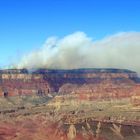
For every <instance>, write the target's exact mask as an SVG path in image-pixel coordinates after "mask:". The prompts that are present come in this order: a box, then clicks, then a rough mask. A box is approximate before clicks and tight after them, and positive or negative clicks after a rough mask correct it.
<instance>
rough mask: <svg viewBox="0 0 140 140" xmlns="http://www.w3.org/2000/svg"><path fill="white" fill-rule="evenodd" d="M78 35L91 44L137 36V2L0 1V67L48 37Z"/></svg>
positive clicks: (139, 5)
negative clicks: (114, 36)
mask: <svg viewBox="0 0 140 140" xmlns="http://www.w3.org/2000/svg"><path fill="white" fill-rule="evenodd" d="M77 31H82V32H85V33H86V34H87V35H88V36H89V37H92V38H93V39H95V40H99V39H102V38H103V37H105V36H109V35H112V34H115V33H119V32H130V31H136V32H140V0H0V49H1V50H0V66H3V65H7V64H9V63H13V62H14V61H17V59H18V58H19V57H21V56H22V55H23V54H25V53H27V52H29V51H31V50H33V49H37V48H39V47H41V46H42V44H44V42H45V40H46V39H47V38H48V37H50V36H59V37H63V36H66V35H68V34H71V33H73V32H77Z"/></svg>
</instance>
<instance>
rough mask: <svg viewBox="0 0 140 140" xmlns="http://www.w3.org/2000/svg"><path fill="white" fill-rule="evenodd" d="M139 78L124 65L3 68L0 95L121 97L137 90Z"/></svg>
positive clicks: (130, 94) (0, 75) (0, 76)
mask: <svg viewBox="0 0 140 140" xmlns="http://www.w3.org/2000/svg"><path fill="white" fill-rule="evenodd" d="M139 82H140V79H139V78H138V76H137V74H136V73H135V72H133V71H129V70H122V69H74V70H49V69H39V70H35V71H33V72H29V71H27V70H26V69H22V70H17V69H11V70H1V71H0V95H1V96H2V95H3V94H4V93H7V92H8V95H11V96H14V95H21V94H25V95H27V94H38V95H45V94H48V93H52V92H56V93H58V94H67V93H77V94H83V95H84V94H90V95H91V96H90V98H91V99H92V98H122V97H130V96H132V94H134V92H133V91H134V89H135V87H136V86H139Z"/></svg>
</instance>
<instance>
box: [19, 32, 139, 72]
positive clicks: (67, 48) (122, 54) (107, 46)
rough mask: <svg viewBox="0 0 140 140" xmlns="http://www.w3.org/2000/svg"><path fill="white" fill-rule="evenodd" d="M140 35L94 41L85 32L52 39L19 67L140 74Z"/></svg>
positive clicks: (130, 33) (126, 34)
mask: <svg viewBox="0 0 140 140" xmlns="http://www.w3.org/2000/svg"><path fill="white" fill-rule="evenodd" d="M139 60H140V32H122V33H118V34H115V35H112V36H108V37H105V38H103V39H101V40H95V41H94V40H93V39H92V38H90V37H88V36H87V35H86V34H85V33H83V32H76V33H73V34H71V35H68V36H65V37H64V38H62V39H58V38H56V37H51V38H48V39H47V41H46V43H45V44H44V45H43V47H41V48H40V49H38V50H36V51H33V52H30V53H29V54H26V55H24V56H23V57H22V59H21V61H20V62H19V64H18V66H17V67H18V68H28V69H36V68H55V69H56V68H57V69H74V68H123V69H131V70H135V71H137V72H139V73H140V62H139Z"/></svg>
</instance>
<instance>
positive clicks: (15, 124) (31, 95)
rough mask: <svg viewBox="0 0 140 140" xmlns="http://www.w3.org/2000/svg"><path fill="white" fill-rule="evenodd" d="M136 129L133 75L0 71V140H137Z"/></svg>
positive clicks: (138, 89)
mask: <svg viewBox="0 0 140 140" xmlns="http://www.w3.org/2000/svg"><path fill="white" fill-rule="evenodd" d="M139 128H140V78H139V76H138V74H137V73H136V72H134V71H131V70H126V69H111V68H109V69H103V68H102V69H93V68H89V69H72V70H62V69H37V70H27V69H4V70H0V140H27V139H30V140H46V139H47V140H54V139H60V140H112V139H113V140H134V139H135V140H139V139H140V131H139V130H140V129H139Z"/></svg>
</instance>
